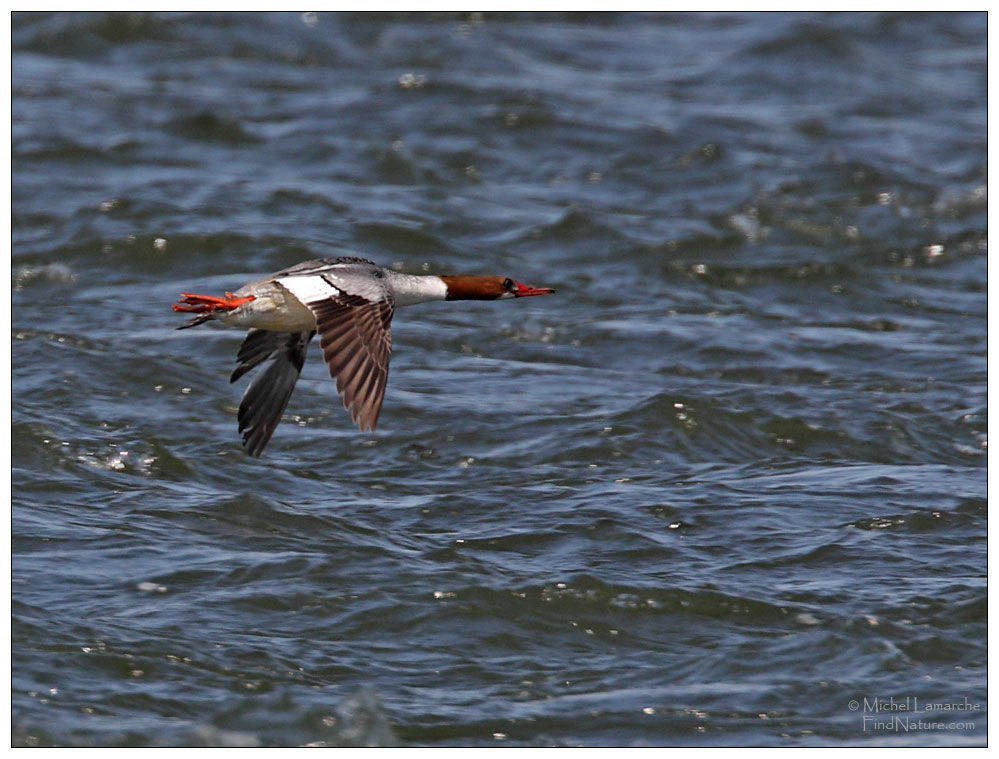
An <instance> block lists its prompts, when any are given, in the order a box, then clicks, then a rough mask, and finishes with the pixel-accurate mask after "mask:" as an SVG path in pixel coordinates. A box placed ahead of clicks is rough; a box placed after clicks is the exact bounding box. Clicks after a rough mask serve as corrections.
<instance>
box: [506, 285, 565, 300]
mask: <svg viewBox="0 0 999 759" xmlns="http://www.w3.org/2000/svg"><path fill="white" fill-rule="evenodd" d="M554 292H555V288H554V287H529V286H528V285H525V284H524V283H523V282H518V283H517V289H516V290H515V291H514V293H513V294H514V295H515V296H516V297H518V298H523V297H525V296H527V295H551V294H552V293H554Z"/></svg>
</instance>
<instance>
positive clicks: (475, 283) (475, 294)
mask: <svg viewBox="0 0 999 759" xmlns="http://www.w3.org/2000/svg"><path fill="white" fill-rule="evenodd" d="M441 279H442V280H444V284H445V285H447V300H498V299H499V298H523V297H526V296H528V295H548V294H549V293H553V292H555V290H554V289H553V288H551V287H528V286H527V285H525V284H524V283H523V282H518V281H517V280H515V279H510V278H509V277H499V276H483V275H475V274H456V275H448V274H444V275H441Z"/></svg>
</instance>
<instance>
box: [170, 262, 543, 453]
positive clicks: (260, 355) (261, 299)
mask: <svg viewBox="0 0 999 759" xmlns="http://www.w3.org/2000/svg"><path fill="white" fill-rule="evenodd" d="M553 292H555V291H554V290H553V289H552V288H550V287H528V286H527V285H525V284H523V283H522V282H517V281H516V280H513V279H510V278H509V277H502V276H483V275H453V276H451V275H441V276H438V275H435V274H427V275H418V274H403V273H402V272H397V271H392V270H391V269H385V268H382V267H381V266H377V265H375V264H373V263H372V262H371V261H368V260H366V259H363V258H355V257H352V256H340V257H337V258H318V259H314V260H311V261H303V262H302V263H300V264H296V265H294V266H291V267H289V268H287V269H283V270H282V271H279V272H277V273H276V274H271V275H270V276H268V277H264V278H263V279H258V280H256V281H254V282H250V283H249V284H247V285H244V286H243V287H241V288H240V289H238V290H236V292H227V293H226V294H225V296H224V297H216V296H212V295H195V294H193V293H181V297H180V300H179V301H178V302H177V303H174V304H173V305H172V306H171V307H172V308H173V310H174V311H181V312H189V313H195V314H197V316H195V317H194V318H193V319H191V320H190V321H189V322H187V323H186V324H183V325H181V326H180V327H178V328H177V329H187V328H188V327H194V326H196V325H198V324H203V323H204V322H206V321H209V320H211V319H217V320H218V321H220V322H222V323H223V324H226V325H228V326H232V327H241V328H249V332H248V333H247V335H246V338H245V339H244V340H243V344H242V345H241V346H240V348H239V353H237V354H236V361H238V362H239V366H237V367H236V370H235V371H234V372H233V373H232V376H231V377H230V378H229V381H230V382H235V381H236V380H238V379H239V378H240V377H242V376H243V375H244V374H246V373H247V372H248V371H250V370H251V369H253V368H254V367H256V366H258V365H259V364H262V363H264V362H265V361H267V362H270V363H269V365H268V366H267V368H266V369H264V370H263V371H261V372H260V373H259V374H257V376H256V377H255V378H254V379H253V381H252V382H251V383H250V384H249V386H248V387H247V388H246V391H245V392H244V393H243V398H242V400H241V401H240V404H239V412H238V413H237V419H238V421H239V431H240V432H241V433H242V435H243V447H244V448H245V449H246V451H247V453H249V454H250V455H251V456H259V455H260V454H261V453H262V452H263V450H264V447H265V446H266V445H267V441H268V440H270V438H271V435H272V434H273V433H274V428H275V427H277V425H278V422H279V421H281V415H282V414H283V413H284V409H285V407H286V406H287V405H288V399H289V398H291V393H292V390H294V389H295V383H296V382H297V381H298V375H299V374H300V373H301V371H302V366H303V364H304V363H305V352H306V347H307V346H308V344H309V341H311V340H312V338H313V336H315V335H316V334H318V335H319V345H320V347H321V348H322V351H323V360H325V361H326V364H327V366H328V367H329V371H330V376H331V377H332V378H333V379H335V380H336V389H337V392H338V393H339V394H340V397H341V398H342V399H343V405H344V408H346V409H347V410H348V411H349V412H350V415H351V418H352V419H353V420H354V423H355V424H356V425H357V426H358V427H359V428H360V429H361V430H362V431H363V430H374V428H375V424H376V423H377V422H378V412H379V411H380V410H381V407H382V399H383V398H384V396H385V382H386V380H387V379H388V365H389V354H390V353H391V350H392V331H391V329H390V324H391V322H392V314H393V313H394V312H395V309H396V308H398V307H400V306H410V305H413V304H414V303H424V302H426V301H431V300H500V299H503V298H523V297H526V296H529V295H547V294H549V293H553Z"/></svg>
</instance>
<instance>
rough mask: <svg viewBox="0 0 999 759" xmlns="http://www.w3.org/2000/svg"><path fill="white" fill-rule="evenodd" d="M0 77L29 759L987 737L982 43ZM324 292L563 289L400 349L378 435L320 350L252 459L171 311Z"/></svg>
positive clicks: (552, 30) (855, 41) (129, 56)
mask: <svg viewBox="0 0 999 759" xmlns="http://www.w3.org/2000/svg"><path fill="white" fill-rule="evenodd" d="M12 67H13V78H12V85H13V103H12V105H13V113H12V130H13V208H12V224H13V241H12V242H13V244H12V289H13V313H12V360H13V419H12V422H13V425H12V458H13V521H12V523H13V538H12V550H13V562H12V565H13V566H12V583H13V584H12V661H13V668H12V669H13V671H12V719H13V735H12V740H13V742H14V744H15V745H192V744H193V745H299V744H319V745H355V744H376V745H471V746H484V745H587V746H595V745H654V746H659V745H743V744H752V745H777V746H781V745H879V744H911V745H924V744H929V745H966V744H973V745H983V744H984V743H985V741H986V721H987V716H986V710H987V694H986V689H985V675H986V618H987V615H986V605H987V604H986V597H987V592H986V541H985V535H986V525H987V516H986V512H987V508H986V506H987V501H986V433H987V405H986V404H987V402H986V315H987V281H986V255H987V221H986V216H987V186H986V166H987V155H986V153H987V151H986V145H987V143H986V101H987V87H986V82H987V72H986V17H985V15H984V14H960V15H952V14H934V15H911V14H866V15H812V14H798V15H775V14H767V15H654V16H642V15H597V16H568V17H566V16H558V15H540V16H539V15H495V16H494V15H485V16H482V15H416V16H389V15H381V16H378V15H346V14H344V15H336V14H303V15H299V14H272V15H252V14H246V15H210V14H157V15H80V14H55V15H48V14H16V15H15V16H14V17H13V59H12ZM343 252H350V253H353V254H358V255H363V256H365V257H367V258H371V259H373V260H375V261H377V262H379V263H382V264H384V265H392V266H395V267H396V268H399V269H402V270H404V271H410V272H435V273H449V272H468V273H502V274H506V275H509V276H513V277H516V278H518V279H521V280H523V281H525V282H528V283H530V284H535V285H550V286H554V287H556V288H558V290H559V292H558V294H557V295H556V296H553V297H550V298H532V299H527V300H523V301H515V302H503V303H469V304H428V305H426V306H418V307H414V308H412V309H405V310H403V311H401V312H399V313H398V314H397V315H396V320H395V322H394V324H393V331H394V344H395V353H394V356H393V360H392V372H391V375H390V378H389V386H388V392H387V396H386V401H385V405H384V408H383V411H382V415H381V419H380V423H379V429H378V432H377V434H375V435H370V436H369V435H365V434H360V433H358V432H357V431H356V430H355V429H354V428H353V427H352V425H351V424H350V420H349V418H348V417H347V415H346V414H345V413H344V412H343V409H342V408H341V407H340V403H339V400H338V399H337V398H336V397H335V388H334V386H333V383H332V382H331V381H330V380H329V379H328V377H327V376H326V371H325V368H324V366H323V365H322V361H321V360H320V357H319V355H318V351H317V350H316V349H313V353H312V354H311V355H310V358H309V361H308V362H307V364H306V367H305V371H304V374H303V378H302V381H301V382H300V383H299V386H298V388H297V389H296V392H295V394H294V396H293V397H292V400H291V404H290V406H289V408H288V412H287V415H286V418H285V421H284V423H283V424H282V425H281V426H280V427H279V428H278V430H277V433H276V434H275V436H274V438H273V440H272V441H271V444H270V446H269V448H268V450H267V451H266V452H265V455H264V456H263V457H262V458H261V459H259V460H258V459H253V458H250V457H248V456H246V455H245V454H244V453H243V452H242V450H241V449H240V446H239V436H238V435H237V432H236V423H235V409H236V406H237V404H238V401H239V395H240V392H241V390H242V383H238V384H237V385H236V386H231V385H229V384H228V382H227V378H228V375H229V373H230V371H231V370H232V368H234V366H235V364H234V359H235V352H236V349H237V347H238V345H239V341H240V339H241V337H242V335H241V334H240V333H239V332H238V331H235V330H223V329H209V328H207V327H203V328H199V329H197V330H189V331H183V332H177V331H175V330H174V327H176V326H177V325H178V324H179V323H181V322H182V320H181V319H180V318H179V317H178V315H176V314H173V313H171V312H170V310H169V304H170V303H171V302H172V301H173V300H174V299H175V298H176V297H177V295H178V293H179V292H180V291H181V290H185V289H192V290H194V291H196V292H222V291H224V290H227V289H230V290H231V289H235V288H237V287H239V286H240V285H242V284H243V283H244V282H246V281H248V280H249V279H252V278H255V277H257V276H260V275H262V274H265V273H267V272H271V271H275V270H277V269H280V268H283V267H285V266H288V265H291V264H293V263H296V262H298V261H300V260H302V259H305V258H310V257H314V256H319V255H333V254H337V253H343ZM889 699H891V700H889ZM913 700H915V701H913ZM965 703H967V704H968V706H967V707H964V704H965ZM901 704H907V705H908V706H909V711H902V710H900V709H899V708H897V707H899V706H900V705H901ZM955 705H956V706H955Z"/></svg>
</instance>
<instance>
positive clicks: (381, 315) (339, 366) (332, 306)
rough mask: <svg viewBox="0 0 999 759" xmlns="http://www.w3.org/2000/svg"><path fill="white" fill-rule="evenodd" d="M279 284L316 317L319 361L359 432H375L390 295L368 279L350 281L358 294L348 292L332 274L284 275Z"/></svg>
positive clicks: (382, 387)
mask: <svg viewBox="0 0 999 759" xmlns="http://www.w3.org/2000/svg"><path fill="white" fill-rule="evenodd" d="M279 284H281V286H283V287H285V288H287V289H288V291H289V292H291V293H292V295H294V296H295V297H296V298H298V299H299V300H300V301H302V302H303V303H305V305H307V306H308V307H309V308H310V309H311V310H312V313H314V314H315V315H316V330H317V331H318V333H319V344H320V346H321V347H322V349H323V358H324V359H325V361H326V364H327V366H328V367H329V370H330V376H331V377H333V379H335V380H336V389H337V392H338V393H340V396H341V398H342V399H343V406H344V408H346V409H347V410H348V411H349V412H350V416H351V418H352V419H353V420H354V424H356V425H357V426H358V427H359V428H360V429H361V430H374V428H375V425H376V424H377V422H378V413H379V411H381V407H382V399H383V398H384V397H385V383H386V382H387V380H388V365H389V357H390V354H391V352H392V331H391V328H390V324H391V322H392V313H393V310H394V305H395V302H394V300H393V298H392V293H391V291H390V290H388V288H387V287H385V286H384V284H383V283H382V282H380V281H379V280H377V279H370V280H364V281H362V282H356V281H351V282H350V283H349V286H351V289H356V290H359V291H360V293H361V294H355V293H349V292H346V290H345V289H344V283H343V280H340V279H338V278H337V277H336V276H335V275H333V274H321V275H320V274H316V275H306V276H294V277H288V278H283V279H281V280H280V281H279ZM338 284H339V285H340V286H338Z"/></svg>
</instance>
